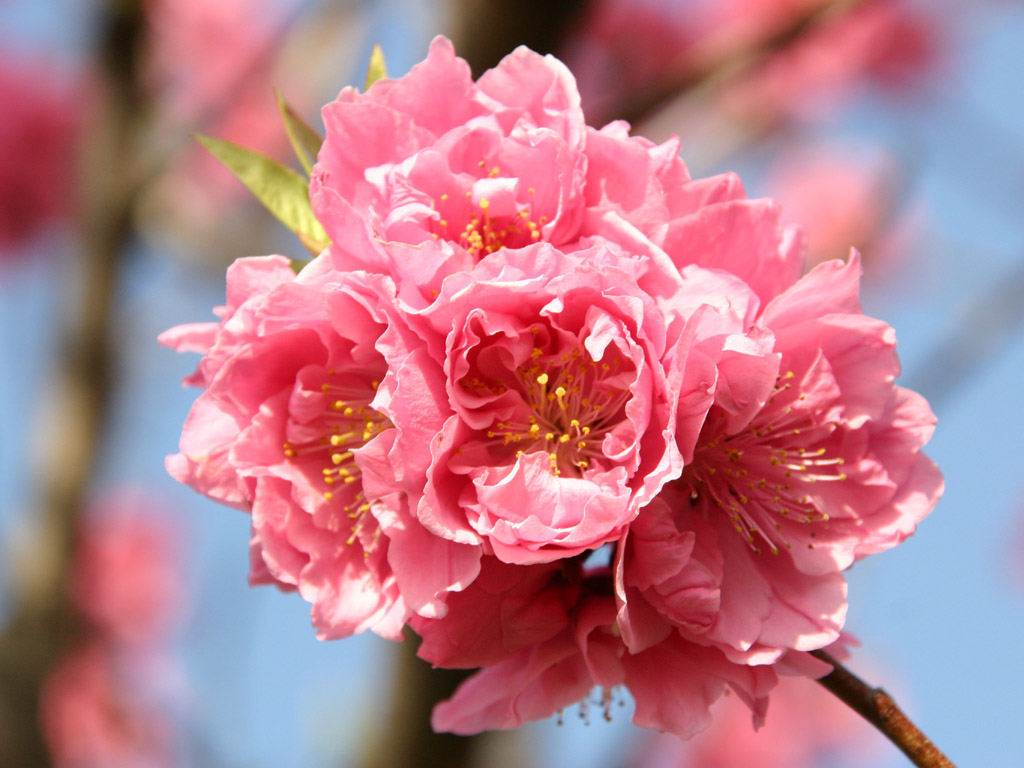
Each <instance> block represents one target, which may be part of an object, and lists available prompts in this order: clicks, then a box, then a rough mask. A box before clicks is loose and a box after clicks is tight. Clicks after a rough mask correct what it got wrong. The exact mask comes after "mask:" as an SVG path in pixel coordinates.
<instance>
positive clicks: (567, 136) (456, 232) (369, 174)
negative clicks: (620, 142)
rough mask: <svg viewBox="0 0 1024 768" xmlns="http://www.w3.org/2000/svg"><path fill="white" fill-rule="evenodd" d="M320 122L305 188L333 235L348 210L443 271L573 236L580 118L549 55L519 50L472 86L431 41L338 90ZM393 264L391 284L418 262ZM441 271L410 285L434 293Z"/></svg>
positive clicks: (341, 235)
mask: <svg viewBox="0 0 1024 768" xmlns="http://www.w3.org/2000/svg"><path fill="white" fill-rule="evenodd" d="M323 119H324V126H325V128H326V135H325V140H324V145H323V148H322V149H321V151H320V156H319V160H318V162H317V165H316V167H315V168H314V172H313V178H312V183H311V185H310V194H311V197H312V200H313V208H314V211H315V212H316V214H317V216H318V218H319V219H320V221H321V222H322V223H323V225H324V227H325V228H326V229H327V232H328V234H329V235H331V237H332V240H334V241H335V242H343V241H345V240H346V239H348V238H350V237H351V233H352V225H351V222H352V221H353V218H352V216H351V214H350V212H351V211H352V210H354V211H355V212H356V219H361V220H365V221H367V222H368V224H369V226H370V227H371V228H372V230H373V231H374V232H375V233H376V234H377V235H378V236H379V237H380V239H382V240H384V241H394V242H400V243H406V244H411V245H414V246H421V247H420V249H419V250H418V251H417V253H416V256H415V258H414V259H407V261H416V262H421V263H422V262H425V261H426V262H427V263H432V264H434V270H436V269H438V268H439V266H440V265H441V264H447V265H448V266H447V269H446V270H445V273H447V272H450V271H453V270H456V269H465V268H468V267H471V266H472V265H473V264H474V263H475V262H476V261H478V260H479V259H480V258H482V257H483V256H485V255H487V254H488V253H492V252H494V251H495V250H497V249H499V248H518V247H522V246H525V245H529V244H530V243H532V242H534V241H536V240H538V239H544V240H546V241H549V242H553V243H561V242H565V241H568V240H570V239H572V238H574V237H575V236H576V232H577V229H578V226H579V218H580V216H581V214H582V205H583V200H582V197H581V188H582V180H583V173H584V170H585V161H584V159H583V157H582V155H581V150H582V148H583V143H584V123H583V113H582V112H581V111H580V106H579V94H577V92H576V86H575V83H574V81H573V79H572V75H570V74H569V71H568V70H567V69H566V68H565V66H564V65H562V64H561V63H560V62H558V61H557V60H555V59H554V58H552V57H550V56H547V57H543V56H540V55H538V54H536V53H534V52H532V51H529V50H527V49H526V48H519V49H517V50H516V51H515V52H513V53H512V54H510V55H509V56H507V57H506V58H505V59H504V60H503V61H502V62H501V64H500V65H499V66H498V67H496V68H495V69H493V70H491V71H489V72H487V73H486V74H484V75H483V76H482V77H481V78H480V80H479V81H478V82H475V83H474V82H473V80H472V77H471V75H470V71H469V65H468V64H466V62H465V61H463V60H462V59H459V58H457V57H456V56H455V53H454V50H453V48H452V44H451V43H450V42H449V41H448V40H446V39H445V38H443V37H438V38H436V39H435V40H434V42H433V43H432V44H431V47H430V52H429V54H428V56H427V59H426V60H425V61H424V62H422V63H420V64H418V65H416V66H415V67H413V69H412V70H411V71H410V72H409V74H407V75H406V76H405V77H403V78H400V79H397V80H389V79H384V80H380V81H378V82H377V83H375V84H374V85H373V86H372V87H371V88H370V89H369V90H368V91H367V92H366V93H365V94H361V93H359V92H358V91H357V90H356V89H354V88H346V89H344V90H343V91H342V92H341V94H340V95H339V96H338V99H337V100H336V101H334V102H332V103H331V104H328V105H327V106H326V107H324V109H323ZM434 240H437V241H438V244H437V245H435V244H434V242H433V241H434ZM339 257H347V258H351V256H350V255H347V254H339ZM369 266H378V267H379V265H369ZM394 267H395V270H396V272H397V273H396V274H395V275H394V276H395V277H396V279H397V280H398V282H399V283H402V282H403V278H404V276H405V275H406V274H407V273H408V271H409V270H412V269H416V270H419V271H420V272H421V273H422V272H423V271H424V270H427V269H428V268H427V267H424V266H422V264H417V265H415V266H413V265H411V264H404V263H396V264H395V265H394ZM443 276H444V275H443V274H441V275H438V276H431V275H429V274H426V275H423V274H421V275H420V277H419V280H418V282H419V283H420V284H422V285H423V286H424V287H425V288H427V289H431V288H433V289H436V288H438V287H439V282H440V279H441V278H443Z"/></svg>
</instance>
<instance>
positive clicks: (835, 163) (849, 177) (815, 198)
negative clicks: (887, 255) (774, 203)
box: [765, 146, 901, 266]
mask: <svg viewBox="0 0 1024 768" xmlns="http://www.w3.org/2000/svg"><path fill="white" fill-rule="evenodd" d="M900 184H901V176H900V172H899V168H898V166H897V164H896V161H895V159H893V158H892V157H890V156H888V155H886V154H884V153H883V152H882V151H881V150H875V151H867V150H864V149H853V148H849V147H838V146H836V147H816V148H810V149H808V148H793V149H790V150H789V151H787V152H784V153H783V154H782V155H781V156H780V157H779V159H778V161H777V162H775V163H774V164H773V167H772V170H771V171H770V173H769V178H768V180H767V181H766V182H765V186H766V187H767V188H769V189H771V190H772V191H773V193H774V194H775V196H776V197H777V198H778V200H779V201H780V202H781V203H782V205H783V216H784V219H785V220H786V221H791V222H799V223H800V225H801V227H802V228H803V230H804V231H805V232H806V233H807V242H808V254H807V258H808V262H809V266H812V265H813V264H816V263H818V262H819V261H825V260H827V259H836V258H845V257H846V256H847V254H848V253H849V251H850V248H851V247H854V248H857V249H859V250H861V251H862V252H863V253H866V254H868V257H869V258H871V259H877V258H878V257H879V253H878V248H876V246H879V247H880V243H879V240H880V238H881V236H882V235H883V229H884V228H887V227H888V226H889V225H891V224H892V222H891V221H890V220H889V218H890V216H891V215H892V211H893V209H898V207H899V200H898V199H897V196H898V194H899V192H900V189H899V186H900Z"/></svg>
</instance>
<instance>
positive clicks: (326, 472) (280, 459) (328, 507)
mask: <svg viewBox="0 0 1024 768" xmlns="http://www.w3.org/2000/svg"><path fill="white" fill-rule="evenodd" d="M323 264H324V262H322V261H318V262H316V263H314V264H313V265H311V266H310V267H309V268H307V269H306V270H304V271H303V272H302V273H301V275H300V276H299V277H296V276H295V274H294V273H293V272H292V270H291V267H290V266H289V262H288V261H287V259H284V258H283V257H279V256H277V257H266V258H260V259H242V260H239V261H238V262H236V263H235V264H234V265H233V266H232V267H231V269H230V270H229V272H228V304H227V306H226V307H224V308H221V309H220V310H219V314H220V315H221V317H222V318H223V319H222V322H221V323H220V324H214V323H211V324H205V325H190V326H182V327H179V328H176V329H172V330H171V331H168V332H167V333H165V334H164V335H163V336H162V337H161V340H162V341H163V342H164V343H166V344H168V345H170V346H173V347H175V348H177V349H180V350H189V351H192V350H195V351H206V352H207V354H206V357H205V358H204V359H203V361H202V363H201V364H200V370H199V372H198V373H197V374H196V376H194V377H193V378H192V379H190V382H191V383H197V384H200V385H202V386H205V387H206V391H205V392H204V393H203V394H202V395H201V396H200V397H199V399H198V400H197V401H196V404H195V406H194V407H193V409H192V413H191V414H190V415H189V418H188V421H187V422H186V424H185V429H184V431H183V433H182V440H181V453H180V454H178V455H175V456H171V457H169V459H168V463H167V466H168V470H169V471H170V472H171V474H172V475H174V476H175V477H176V478H177V479H178V480H180V481H182V482H185V483H188V484H190V485H192V486H193V487H194V488H196V490H199V491H201V492H203V493H205V494H206V495H208V496H210V497H211V498H214V499H216V500H218V501H222V502H225V503H229V504H232V505H233V506H237V507H240V508H242V509H247V510H251V512H252V517H253V539H252V543H251V551H252V574H251V580H252V582H253V583H274V584H276V585H277V586H278V587H280V588H282V589H297V590H298V591H299V593H300V594H301V595H302V596H303V597H304V598H306V599H307V600H309V601H310V602H311V603H312V604H313V614H312V615H313V622H314V624H315V625H316V627H317V628H318V630H319V635H320V636H321V637H324V638H328V637H332V638H333V637H343V636H347V635H350V634H353V633H355V632H361V631H363V630H365V629H373V630H374V631H375V632H377V633H379V634H381V635H383V636H385V637H389V638H392V639H399V638H400V637H401V628H402V625H403V624H404V622H405V619H406V617H407V616H408V613H409V610H410V609H409V607H407V603H406V600H404V599H403V596H402V594H400V590H399V583H398V581H397V580H396V574H395V573H394V572H393V570H392V568H391V566H390V565H389V551H388V549H389V540H390V538H394V539H395V541H396V542H398V544H399V547H400V551H401V552H403V553H404V557H403V558H400V559H399V568H398V570H402V569H403V568H404V571H403V573H404V574H407V578H409V579H410V580H411V581H412V582H414V583H412V584H411V585H410V586H409V594H410V595H412V596H413V598H412V599H413V602H412V608H413V609H421V610H424V611H425V612H427V613H428V614H429V613H432V612H433V613H436V612H437V611H438V610H440V607H439V606H440V603H439V602H437V601H436V600H435V596H436V593H437V592H439V591H443V590H444V589H445V588H448V587H452V588H457V587H456V586H455V585H453V584H452V582H450V581H447V580H446V579H447V576H448V574H447V573H445V574H440V575H439V578H440V579H442V580H443V581H444V583H443V584H442V585H441V586H440V587H438V588H436V589H434V588H433V587H432V586H431V584H430V583H429V582H428V583H422V582H424V581H427V580H425V579H424V578H423V572H424V571H425V570H427V569H428V568H429V567H430V558H431V556H432V555H431V553H434V552H435V550H436V551H439V553H440V554H439V556H443V557H444V561H445V563H446V567H449V566H450V567H460V568H463V569H465V570H466V571H467V572H470V573H471V572H472V571H474V569H475V567H476V565H475V562H476V559H477V558H478V555H477V554H475V552H474V551H471V550H470V548H457V547H456V545H449V544H447V543H446V542H444V541H442V540H437V541H436V542H435V541H433V540H434V538H435V537H430V536H429V535H428V534H426V532H425V531H422V529H421V528H420V527H419V526H418V525H417V524H416V523H415V521H414V520H413V519H412V518H411V517H410V516H409V514H408V512H407V511H406V509H405V506H404V502H403V500H402V499H401V498H400V497H398V496H397V495H394V496H391V497H389V498H377V497H373V496H368V495H366V493H364V490H363V486H362V483H361V482H360V479H361V477H362V470H361V466H362V462H363V461H364V460H365V461H367V462H369V463H371V464H372V463H373V461H375V460H376V458H375V457H376V455H377V452H379V451H380V450H386V448H383V449H382V448H381V446H386V445H387V444H389V441H390V440H392V439H393V435H391V434H389V433H390V431H391V424H390V423H389V422H388V419H387V418H386V416H385V415H384V414H383V413H382V412H381V410H380V409H379V408H378V407H377V406H376V402H375V398H376V394H377V388H378V386H379V385H380V383H381V381H382V379H383V378H384V377H385V375H386V374H387V365H386V363H385V360H384V358H383V357H382V355H381V354H380V353H379V352H378V351H377V349H376V348H375V344H376V343H377V341H378V339H379V338H380V336H381V334H382V333H383V331H384V329H385V327H386V326H385V318H384V314H383V311H382V310H381V309H380V308H379V306H378V305H379V303H380V301H381V299H382V297H384V296H386V293H387V287H386V285H385V281H384V280H383V279H382V278H381V279H378V278H369V277H367V276H365V275H359V274H352V273H348V274H339V273H331V272H323V271H320V270H319V267H320V266H322V265H323ZM377 441H380V444H379V445H378V443H377ZM364 454H365V459H364ZM382 527H384V528H385V529H386V530H387V531H389V532H390V533H391V534H394V535H393V536H390V537H389V536H388V535H383V534H382ZM451 548H456V549H458V552H457V553H455V554H453V553H451V552H449V551H448V550H449V549H451ZM453 578H455V579H456V581H457V580H458V578H462V576H455V577H453ZM417 580H418V582H417Z"/></svg>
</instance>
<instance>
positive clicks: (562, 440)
mask: <svg viewBox="0 0 1024 768" xmlns="http://www.w3.org/2000/svg"><path fill="white" fill-rule="evenodd" d="M571 439H572V438H570V437H569V436H568V435H562V436H561V437H559V438H558V442H560V443H568V442H569V441H570V440H571Z"/></svg>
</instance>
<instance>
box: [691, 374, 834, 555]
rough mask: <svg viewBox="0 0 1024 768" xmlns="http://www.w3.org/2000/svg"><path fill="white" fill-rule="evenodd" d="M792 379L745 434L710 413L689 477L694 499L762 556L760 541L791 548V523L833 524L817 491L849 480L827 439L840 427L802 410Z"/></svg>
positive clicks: (779, 383) (780, 385) (775, 548)
mask: <svg viewBox="0 0 1024 768" xmlns="http://www.w3.org/2000/svg"><path fill="white" fill-rule="evenodd" d="M794 378H795V377H794V374H793V372H792V371H789V372H787V373H786V374H784V375H782V376H780V377H778V378H777V379H776V384H775V388H774V390H773V392H772V396H771V397H770V398H769V400H768V402H767V403H766V404H765V406H764V407H763V408H762V409H761V410H760V411H759V412H758V413H757V415H756V416H755V417H754V418H753V419H752V420H751V422H750V424H749V425H748V426H747V428H746V429H745V430H744V431H743V432H738V433H735V434H729V433H726V432H725V429H724V422H725V418H726V416H725V413H724V412H722V411H721V410H719V409H717V408H712V410H711V413H709V414H708V418H707V421H706V422H705V425H704V428H703V429H702V431H701V437H700V439H699V440H698V444H697V449H696V451H695V452H694V459H693V462H692V463H691V465H690V466H689V467H688V468H687V470H686V472H685V473H684V482H686V481H688V483H689V486H690V498H691V500H692V501H693V502H694V503H696V502H697V500H698V499H699V498H700V496H701V495H702V494H706V495H707V496H709V497H710V498H711V500H712V501H713V503H714V504H715V506H717V507H719V508H720V509H722V510H723V511H724V512H725V513H726V514H728V515H729V518H730V519H731V520H732V523H733V525H734V527H735V529H736V532H737V533H739V534H740V535H741V536H743V537H744V539H746V541H747V543H748V544H749V545H750V547H751V548H752V549H753V550H754V552H755V553H757V554H760V553H761V547H760V546H759V544H758V541H759V540H761V541H763V542H765V543H766V544H767V545H768V548H769V550H770V551H771V553H772V554H776V555H777V554H778V553H779V545H782V546H784V547H786V548H787V549H791V548H792V546H793V545H792V542H791V541H789V540H788V539H787V537H786V533H785V528H786V526H787V525H788V524H800V525H805V524H813V523H823V522H826V521H828V519H829V516H828V514H827V513H826V512H824V511H822V507H823V506H824V504H823V503H822V500H821V494H820V493H818V492H817V489H816V488H815V486H816V484H818V483H835V482H844V481H845V480H846V473H845V472H843V470H842V468H843V465H844V463H845V460H844V459H843V458H842V457H841V456H839V455H838V450H837V448H836V446H835V445H834V444H833V441H831V440H829V438H830V437H831V436H832V434H833V433H834V431H835V429H836V427H837V426H839V424H838V422H835V421H831V420H829V419H828V418H826V417H824V416H823V414H822V413H821V412H820V411H815V410H813V409H809V408H806V407H803V403H804V402H805V401H806V395H805V394H803V393H801V392H799V391H795V390H794V387H793V380H794ZM810 536H811V537H812V538H813V537H814V536H815V533H814V532H813V531H811V532H810ZM808 547H809V548H810V549H813V548H814V544H813V543H810V544H808Z"/></svg>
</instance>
